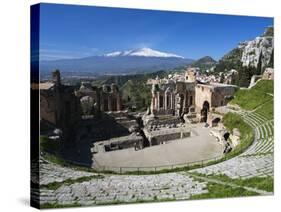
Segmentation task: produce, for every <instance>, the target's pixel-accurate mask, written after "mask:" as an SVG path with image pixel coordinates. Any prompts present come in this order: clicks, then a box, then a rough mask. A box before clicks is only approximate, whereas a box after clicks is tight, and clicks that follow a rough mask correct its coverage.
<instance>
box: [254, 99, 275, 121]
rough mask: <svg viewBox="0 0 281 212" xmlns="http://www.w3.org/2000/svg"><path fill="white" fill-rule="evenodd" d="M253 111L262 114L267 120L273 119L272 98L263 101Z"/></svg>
mask: <svg viewBox="0 0 281 212" xmlns="http://www.w3.org/2000/svg"><path fill="white" fill-rule="evenodd" d="M255 112H256V113H259V114H261V115H263V116H264V117H266V118H267V119H268V120H271V119H273V116H274V107H273V98H272V99H271V100H270V101H268V102H266V103H264V104H263V105H262V106H261V107H260V108H258V109H257V110H256V111H255Z"/></svg>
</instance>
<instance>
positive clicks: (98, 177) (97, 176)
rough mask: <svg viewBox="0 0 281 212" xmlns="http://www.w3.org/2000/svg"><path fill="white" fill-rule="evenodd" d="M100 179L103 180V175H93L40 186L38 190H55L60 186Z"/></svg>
mask: <svg viewBox="0 0 281 212" xmlns="http://www.w3.org/2000/svg"><path fill="white" fill-rule="evenodd" d="M102 178H104V176H103V175H94V176H84V177H80V178H77V179H67V180H65V181H62V182H52V183H49V184H47V185H41V186H40V189H49V190H56V189H58V188H59V187H61V186H62V185H71V184H74V183H82V182H86V181H90V180H92V179H102Z"/></svg>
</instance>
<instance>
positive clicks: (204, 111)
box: [201, 101, 210, 122]
mask: <svg viewBox="0 0 281 212" xmlns="http://www.w3.org/2000/svg"><path fill="white" fill-rule="evenodd" d="M209 110H210V104H209V102H208V101H204V103H203V106H202V110H201V117H202V119H201V120H202V122H207V119H208V112H209Z"/></svg>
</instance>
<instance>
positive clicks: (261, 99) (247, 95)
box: [230, 80, 273, 110]
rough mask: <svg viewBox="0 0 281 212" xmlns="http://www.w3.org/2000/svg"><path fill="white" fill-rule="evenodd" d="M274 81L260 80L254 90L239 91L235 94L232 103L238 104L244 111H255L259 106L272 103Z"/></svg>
mask: <svg viewBox="0 0 281 212" xmlns="http://www.w3.org/2000/svg"><path fill="white" fill-rule="evenodd" d="M269 94H273V81H272V80H260V81H259V82H258V83H257V84H256V85H255V86H254V87H253V88H251V89H249V90H239V91H237V92H236V94H235V98H234V99H233V100H232V101H231V102H230V103H231V104H237V105H239V106H240V107H242V108H243V109H246V110H253V109H255V108H257V107H258V106H260V105H262V104H264V103H266V102H268V101H270V100H272V99H273V97H272V96H271V95H269Z"/></svg>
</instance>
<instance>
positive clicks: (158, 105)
mask: <svg viewBox="0 0 281 212" xmlns="http://www.w3.org/2000/svg"><path fill="white" fill-rule="evenodd" d="M156 103H157V111H159V109H160V94H159V92H157V101H156Z"/></svg>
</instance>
